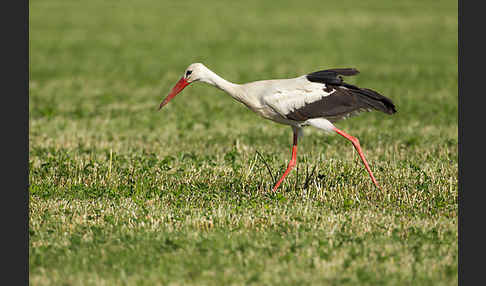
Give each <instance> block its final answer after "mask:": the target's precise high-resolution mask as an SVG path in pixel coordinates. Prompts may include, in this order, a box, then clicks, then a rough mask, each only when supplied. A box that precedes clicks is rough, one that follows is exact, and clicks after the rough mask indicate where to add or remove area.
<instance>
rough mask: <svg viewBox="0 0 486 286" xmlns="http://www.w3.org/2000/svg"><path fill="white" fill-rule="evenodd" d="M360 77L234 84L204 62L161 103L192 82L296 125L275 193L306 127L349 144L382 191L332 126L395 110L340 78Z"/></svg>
mask: <svg viewBox="0 0 486 286" xmlns="http://www.w3.org/2000/svg"><path fill="white" fill-rule="evenodd" d="M358 73H359V71H358V70H356V69H354V68H340V69H329V70H322V71H317V72H313V73H310V74H307V75H302V76H299V77H296V78H290V79H273V80H261V81H255V82H250V83H246V84H235V83H231V82H229V81H227V80H225V79H223V78H222V77H220V76H218V75H217V74H216V73H214V72H213V71H211V70H210V69H208V68H207V67H206V66H204V65H203V64H201V63H193V64H191V65H189V67H187V69H186V70H185V72H184V75H183V76H182V78H181V79H180V80H179V81H178V82H177V84H176V85H175V86H174V88H173V89H172V91H171V92H170V93H169V95H168V96H167V97H166V98H165V99H164V100H163V101H162V103H161V104H160V107H159V110H160V108H162V107H163V106H164V105H166V104H167V103H168V102H169V101H170V100H171V99H172V98H174V97H175V96H176V95H177V94H178V93H179V92H181V91H182V90H183V89H184V88H185V87H186V86H187V85H189V84H190V83H193V82H196V81H202V82H205V83H208V84H210V85H213V86H215V87H217V88H219V89H221V90H223V91H225V92H226V93H227V94H229V95H230V96H231V97H233V98H234V99H236V100H238V101H239V102H241V103H243V104H244V105H246V106H247V107H248V108H250V109H251V110H253V111H254V112H256V113H257V114H259V115H261V116H262V117H263V118H266V119H270V120H273V121H275V122H278V123H281V124H286V125H290V126H291V127H292V131H293V135H294V141H293V147H292V157H291V160H290V162H289V164H288V166H287V169H286V170H285V172H284V173H283V175H282V176H281V177H280V179H279V180H278V182H277V183H276V184H275V186H274V187H273V191H275V190H277V188H278V187H279V186H280V184H281V183H282V181H283V180H284V178H285V177H286V176H287V174H288V173H289V172H290V170H292V168H293V167H294V166H295V165H296V163H297V142H298V139H299V137H300V136H301V134H302V128H303V127H304V126H308V125H310V126H314V127H316V128H318V129H321V130H323V131H325V132H336V133H338V134H339V135H342V136H343V137H345V138H346V139H348V140H349V141H351V143H352V144H353V146H354V148H355V149H356V151H358V154H359V156H360V158H361V160H362V161H363V163H364V165H365V168H366V170H367V171H368V174H369V175H370V177H371V180H372V181H373V183H374V184H375V185H376V187H377V188H380V187H379V185H378V183H377V182H376V179H375V177H374V176H373V173H372V172H371V169H370V167H369V165H368V162H367V161H366V159H365V156H364V154H363V152H362V151H361V147H360V145H359V141H358V139H357V138H356V137H353V136H351V135H349V134H347V133H345V132H344V131H342V130H339V129H337V128H336V127H335V126H334V125H333V123H332V122H335V121H337V120H339V119H343V118H346V117H348V116H351V115H355V114H357V113H359V112H361V111H371V110H378V111H382V112H384V113H387V114H393V113H395V112H396V110H395V106H394V104H393V103H392V101H391V100H390V99H388V98H386V97H384V96H382V95H380V94H379V93H377V92H376V91H373V90H371V89H367V88H360V87H357V86H354V85H351V84H348V83H345V82H343V79H342V77H341V75H343V76H352V75H355V74H358Z"/></svg>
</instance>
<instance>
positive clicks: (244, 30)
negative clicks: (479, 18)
mask: <svg viewBox="0 0 486 286" xmlns="http://www.w3.org/2000/svg"><path fill="white" fill-rule="evenodd" d="M29 13H30V19H29V37H30V70H29V73H30V78H29V92H30V95H29V108H30V110H29V184H30V185H29V196H30V200H29V234H30V238H29V246H30V248H29V250H30V252H29V275H30V284H32V285H249V284H255V285H276V284H279V285H456V284H457V282H458V277H457V269H458V246H457V235H458V234H457V197H458V187H457V180H458V179H457V176H458V150H457V142H458V136H457V134H458V127H457V120H458V116H457V108H458V105H457V101H458V95H457V88H458V86H457V66H458V61H457V2H454V1H407V2H403V3H402V2H390V1H383V0H380V1H378V0H375V1H367V2H366V3H364V2H363V3H361V2H357V1H329V2H326V1H280V2H278V5H277V4H275V2H271V1H241V2H237V3H229V2H227V3H225V2H222V1H203V2H201V1H193V0H188V1H177V2H175V1H170V2H163V1H149V0H144V1H136V2H133V1H104V2H100V1H83V2H79V3H78V2H75V1H54V0H43V1H40V0H39V1H31V2H30V3H29ZM192 62H203V63H204V64H206V65H207V66H208V67H209V68H211V69H212V70H214V71H215V72H216V73H218V74H220V75H221V76H223V77H225V78H227V79H228V80H230V81H233V82H237V83H244V82H248V81H254V80H260V79H270V78H286V77H295V76H299V75H302V74H305V73H309V72H312V71H316V70H320V69H325V68H334V67H355V68H357V69H359V70H360V71H361V74H359V75H358V76H357V77H349V78H347V81H348V82H350V83H353V84H357V85H360V86H363V87H369V88H373V89H375V90H377V91H379V92H381V93H382V94H384V95H386V96H388V97H390V98H391V99H392V100H393V101H394V103H395V104H396V106H397V109H398V113H396V114H395V115H393V116H388V115H386V114H383V113H378V112H372V113H363V114H361V115H359V116H357V117H353V118H351V119H348V120H344V121H341V122H338V123H336V125H337V126H338V127H339V128H340V129H342V130H344V131H346V132H348V133H350V134H351V135H353V136H355V137H357V138H359V140H360V142H361V146H362V148H363V150H364V153H365V155H366V157H367V158H368V161H369V163H370V166H371V169H372V170H373V171H374V174H375V176H376V178H377V180H378V182H379V183H380V184H381V186H382V188H383V191H379V190H377V189H376V188H375V187H374V186H373V184H372V182H371V180H370V179H369V177H368V175H367V173H366V171H365V169H364V168H363V166H362V164H361V162H360V161H359V157H358V156H357V154H356V152H355V151H354V149H353V147H352V145H351V144H350V143H349V142H347V141H346V140H345V139H344V138H342V137H340V136H336V135H330V136H329V135H325V134H323V133H321V132H320V131H318V130H315V129H311V128H310V127H309V128H308V129H306V130H305V136H304V137H303V138H302V140H301V141H300V143H299V153H298V166H297V167H296V169H295V170H294V171H292V173H290V175H289V176H288V177H287V179H286V180H285V181H284V183H283V184H282V186H281V188H280V189H279V192H278V193H270V190H271V187H272V186H273V184H274V179H275V177H277V176H279V175H280V174H281V173H282V172H283V170H284V169H285V167H286V164H287V162H288V160H289V159H290V149H291V141H292V132H291V129H290V128H289V127H286V126H283V125H278V124H276V123H273V122H270V121H266V120H263V119H261V118H260V117H258V116H256V115H255V114H253V113H252V111H250V110H247V109H246V108H245V107H244V106H243V105H241V104H239V103H237V102H235V101H234V100H233V99H231V98H230V97H229V96H227V95H225V94H224V93H223V92H221V91H219V90H217V89H214V88H213V87H210V86H207V85H204V84H194V85H191V86H189V87H187V88H186V89H185V90H184V92H183V93H182V94H181V95H179V96H178V97H177V98H176V99H174V100H173V101H172V102H171V103H170V104H169V105H167V107H165V108H164V109H163V110H162V111H160V112H158V111H157V108H158V105H159V103H160V101H161V100H162V99H163V98H164V97H165V96H166V95H167V93H168V91H169V90H170V88H172V86H173V84H175V82H176V81H177V79H178V78H179V77H180V76H181V75H182V72H183V71H184V69H185V68H186V67H187V66H188V65H189V64H190V63H192ZM265 164H268V166H269V168H270V170H271V173H270V172H269V171H268V170H267V167H266V165H265ZM272 177H273V178H272Z"/></svg>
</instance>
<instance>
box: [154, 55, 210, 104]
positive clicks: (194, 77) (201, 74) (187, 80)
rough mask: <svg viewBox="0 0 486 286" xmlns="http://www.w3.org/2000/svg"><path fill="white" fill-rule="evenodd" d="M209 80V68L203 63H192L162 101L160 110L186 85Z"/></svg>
mask: <svg viewBox="0 0 486 286" xmlns="http://www.w3.org/2000/svg"><path fill="white" fill-rule="evenodd" d="M207 80H208V69H207V68H206V67H205V66H204V65H203V64H201V63H193V64H190V65H189V66H188V67H187V68H186V70H185V71H184V75H183V76H182V77H181V79H179V81H178V82H177V83H176V85H175V86H174V87H173V88H172V90H171V92H170V93H169V95H168V96H167V97H166V98H165V99H164V101H162V103H161V104H160V106H159V110H160V109H161V108H162V107H163V106H164V105H166V104H167V103H169V101H170V100H171V99H172V98H174V97H175V96H176V95H177V94H178V93H180V92H181V91H182V90H183V89H184V88H185V87H186V86H188V85H189V84H191V83H193V82H195V81H204V82H206V81H207Z"/></svg>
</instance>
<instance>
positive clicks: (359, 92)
mask: <svg viewBox="0 0 486 286" xmlns="http://www.w3.org/2000/svg"><path fill="white" fill-rule="evenodd" d="M358 73H359V71H358V70H357V69H354V68H342V69H330V70H322V71H317V72H313V73H310V74H308V75H306V77H307V79H308V80H309V81H312V82H320V83H324V84H325V88H324V91H326V92H331V91H333V90H334V92H333V93H332V94H330V95H328V96H324V97H323V98H322V99H320V100H318V101H314V102H311V103H308V104H306V105H305V106H302V107H301V108H298V109H295V110H293V111H292V112H290V113H289V114H287V115H286V116H287V118H289V119H292V120H296V121H305V120H307V119H311V118H319V117H324V118H327V119H329V120H331V121H336V120H338V119H342V118H346V117H348V116H351V115H355V114H357V113H359V112H361V111H371V110H373V109H375V110H379V111H382V112H384V113H387V114H393V113H395V112H396V109H395V105H394V104H393V102H392V101H391V100H390V99H389V98H386V97H384V96H383V95H381V94H379V93H378V92H376V91H374V90H371V89H368V88H360V87H357V86H355V85H351V84H348V83H345V82H344V81H343V79H342V77H341V75H344V76H351V75H355V74H358Z"/></svg>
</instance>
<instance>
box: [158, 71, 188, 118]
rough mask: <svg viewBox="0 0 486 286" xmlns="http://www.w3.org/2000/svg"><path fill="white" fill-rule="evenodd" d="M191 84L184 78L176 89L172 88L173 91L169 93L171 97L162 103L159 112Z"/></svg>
mask: <svg viewBox="0 0 486 286" xmlns="http://www.w3.org/2000/svg"><path fill="white" fill-rule="evenodd" d="M189 83H190V82H187V80H186V79H185V78H184V77H182V78H181V79H180V80H179V81H178V82H177V83H176V85H175V86H174V88H172V91H171V92H170V93H169V95H168V96H167V97H166V98H165V99H164V101H162V103H161V104H160V106H159V110H160V109H161V108H162V107H163V106H164V105H166V104H167V103H169V101H170V100H171V99H172V98H174V97H175V96H176V95H177V94H178V93H179V92H181V91H182V90H183V89H184V87H186V86H188V85H189Z"/></svg>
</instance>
